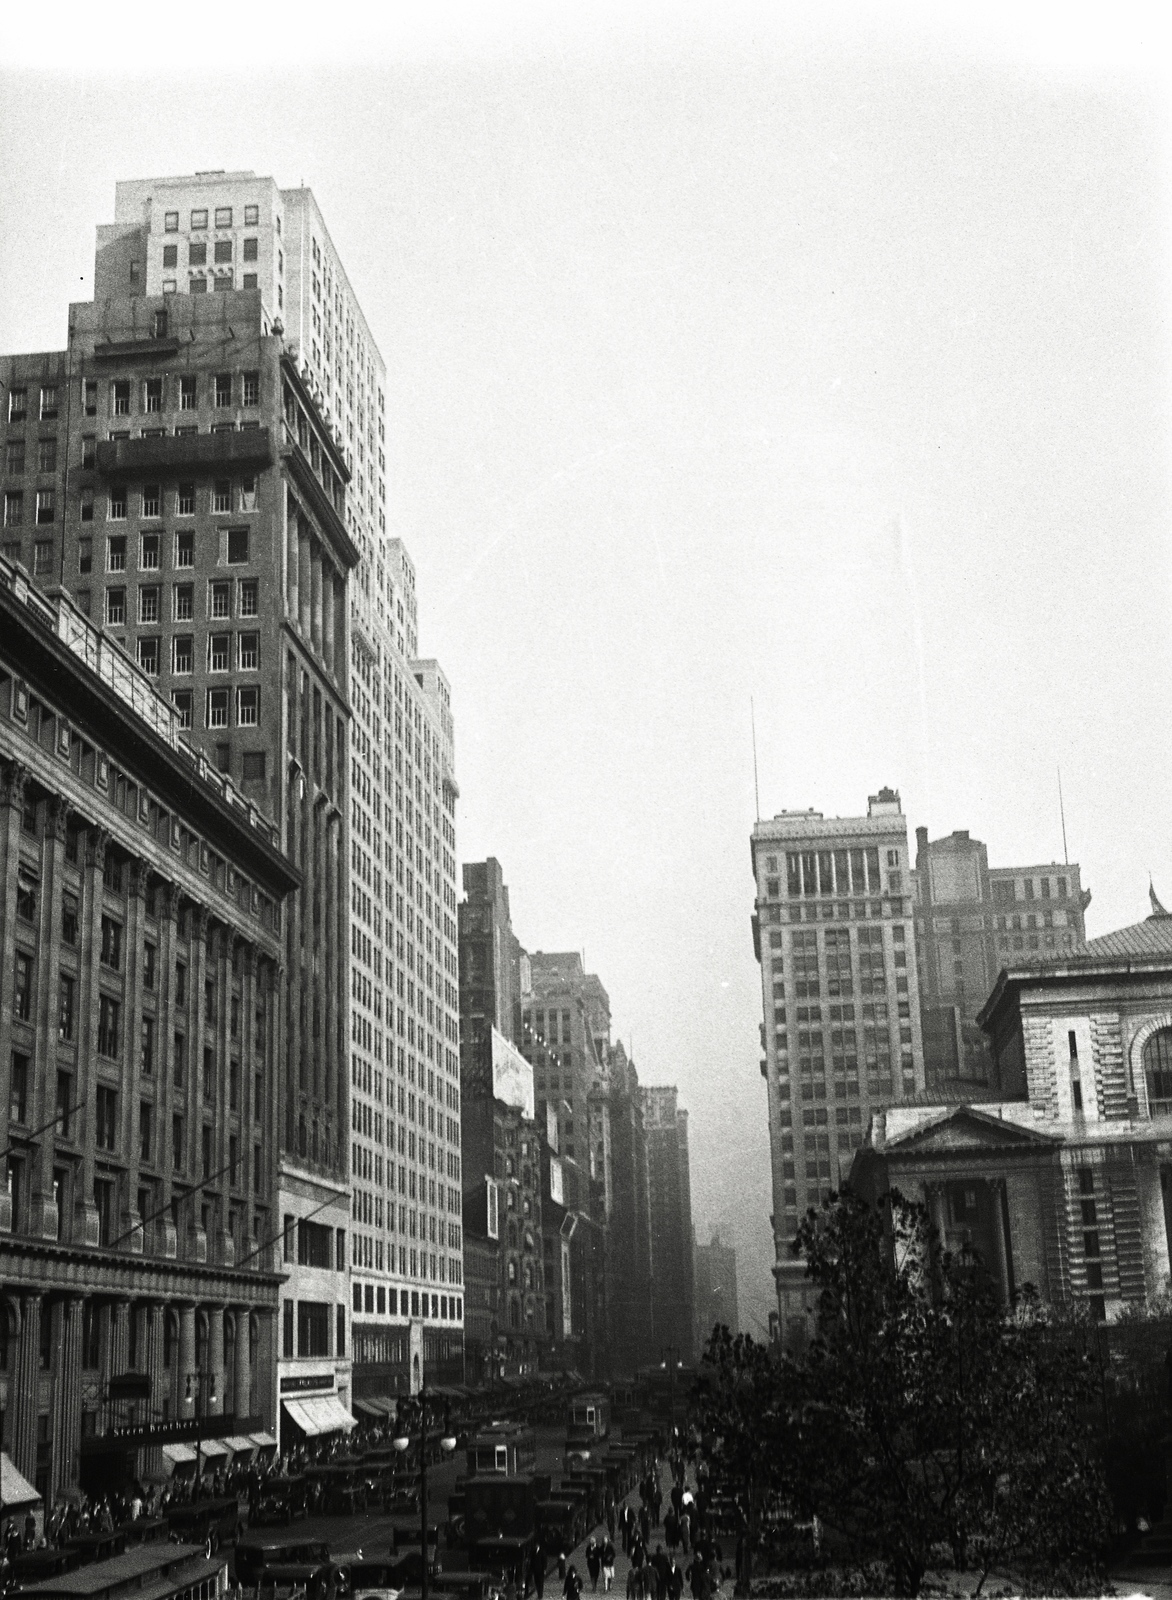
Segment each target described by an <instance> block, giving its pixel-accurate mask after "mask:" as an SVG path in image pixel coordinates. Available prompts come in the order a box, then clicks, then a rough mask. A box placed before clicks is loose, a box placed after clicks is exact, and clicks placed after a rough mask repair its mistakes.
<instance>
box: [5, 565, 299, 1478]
mask: <svg viewBox="0 0 1172 1600" xmlns="http://www.w3.org/2000/svg"><path fill="white" fill-rule="evenodd" d="M0 622H2V626H0V781H2V787H3V798H4V802H5V803H4V806H3V809H2V812H0V815H2V816H3V818H4V825H3V828H2V829H0V848H2V849H3V852H4V855H5V858H6V866H5V871H4V881H5V883H6V885H7V890H6V894H5V896H4V900H3V903H2V907H0V1072H2V1073H3V1075H4V1079H5V1091H6V1092H5V1093H4V1094H3V1095H2V1096H0V1137H2V1138H3V1141H4V1147H5V1150H6V1158H5V1159H6V1168H7V1171H6V1180H7V1181H6V1186H5V1190H4V1192H3V1193H0V1236H2V1237H3V1238H4V1240H5V1246H4V1251H3V1263H4V1264H3V1269H2V1270H0V1299H2V1300H3V1308H2V1310H3V1325H2V1330H0V1331H2V1335H3V1348H4V1360H3V1364H2V1368H0V1393H2V1395H3V1413H4V1415H3V1440H4V1449H5V1450H6V1451H7V1452H8V1453H9V1455H10V1456H11V1458H12V1460H13V1461H14V1463H15V1464H16V1466H17V1468H18V1469H19V1470H20V1471H21V1472H22V1473H23V1474H24V1475H25V1476H26V1477H27V1478H28V1479H29V1481H30V1482H33V1483H34V1484H35V1485H36V1487H37V1488H38V1490H39V1491H40V1492H41V1493H42V1494H43V1495H44V1496H45V1499H46V1502H47V1503H48V1502H50V1501H52V1500H53V1499H55V1498H56V1497H57V1496H58V1495H59V1494H65V1495H71V1494H74V1493H75V1492H76V1491H77V1490H78V1488H79V1487H85V1488H87V1489H89V1490H90V1492H96V1491H97V1490H99V1489H100V1488H109V1487H111V1486H121V1485H125V1484H127V1483H129V1481H130V1480H131V1479H132V1478H133V1477H135V1476H138V1477H141V1476H143V1475H144V1474H146V1473H148V1472H152V1471H155V1472H157V1471H159V1470H161V1467H162V1454H161V1445H160V1443H159V1442H157V1441H155V1442H149V1441H147V1440H144V1442H143V1444H142V1447H141V1448H139V1449H137V1450H129V1451H128V1449H127V1446H126V1445H125V1443H123V1442H121V1441H119V1440H116V1439H115V1438H114V1437H113V1429H114V1428H115V1427H117V1426H120V1425H123V1424H125V1423H127V1422H130V1421H133V1422H135V1423H137V1424H138V1425H140V1426H142V1427H144V1428H147V1429H149V1428H151V1427H153V1426H155V1425H157V1424H165V1423H174V1422H176V1421H183V1420H185V1419H191V1418H193V1417H194V1416H196V1415H199V1414H204V1413H206V1414H207V1415H208V1416H210V1417H215V1416H219V1415H225V1426H224V1429H223V1430H222V1431H223V1432H225V1433H232V1432H236V1431H239V1429H240V1428H246V1427H247V1426H249V1425H250V1423H251V1425H252V1426H253V1427H255V1426H256V1425H257V1424H258V1423H259V1424H261V1425H263V1427H265V1428H267V1429H272V1428H274V1427H275V1426H276V1421H277V1405H278V1400H277V1395H278V1390H277V1365H278V1353H279V1323H278V1315H279V1305H280V1284H281V1278H280V1275H279V1274H280V1266H279V1261H280V1257H281V1236H282V1223H281V1214H280V1201H279V1164H278V1156H279V1151H280V1134H281V1129H280V1126H279V1120H278V1113H277V1105H278V1101H277V1096H276V1094H275V1092H274V1091H275V1087H276V1085H277V1082H278V1079H279V1075H280V1071H281V1067H282V1063H283V1061H284V1058H285V1049H286V1020H285V1016H284V1014H283V1010H282V1006H281V991H280V985H279V969H280V965H281V962H282V960H283V959H284V951H285V944H284V939H283V929H284V925H285V923H286V921H287V918H288V904H287V901H286V897H287V896H290V895H291V894H292V893H293V892H294V891H296V890H297V889H298V888H299V887H300V883H301V879H300V875H299V873H298V872H297V871H296V869H294V868H293V867H292V866H291V864H290V863H289V862H288V860H287V859H286V858H285V856H284V854H283V853H282V851H281V850H280V847H279V832H278V830H277V828H276V827H275V825H274V824H273V823H272V822H271V821H270V820H269V819H268V818H267V817H266V816H265V815H264V814H263V812H262V811H261V810H260V808H259V807H258V806H257V805H256V804H255V802H254V801H252V800H250V799H249V798H248V797H247V796H246V795H245V794H244V793H243V792H242V791H241V790H240V788H239V787H238V786H237V785H235V784H234V783H233V782H232V781H231V780H230V779H229V778H227V777H225V776H223V775H222V774H220V773H218V772H216V770H215V769H214V768H213V767H212V766H211V764H210V763H208V762H207V761H206V759H205V758H204V757H203V756H202V754H201V753H200V752H199V751H198V750H197V749H196V748H195V747H194V746H193V745H192V744H191V743H189V742H188V740H187V739H186V737H185V734H184V730H183V729H182V728H181V725H180V724H181V719H180V717H179V715H178V713H177V712H176V710H175V708H174V706H173V705H172V704H171V703H170V701H169V700H167V699H166V698H164V697H163V696H162V695H161V694H160V693H159V691H158V688H157V686H156V684H155V683H154V681H153V680H152V679H151V678H150V677H148V676H147V675H146V674H145V673H144V672H142V670H141V669H140V668H139V667H138V666H137V665H136V664H135V663H134V661H133V660H132V659H131V658H130V657H129V656H128V655H126V654H125V653H124V652H123V651H122V650H121V649H120V648H119V647H118V646H117V645H116V644H114V643H113V642H112V641H111V640H110V639H109V638H108V637H107V636H105V635H104V634H103V632H102V631H101V630H100V629H98V628H96V627H95V626H94V625H93V624H92V623H91V622H90V621H89V620H88V619H87V618H86V617H85V615H84V614H83V613H82V612H81V611H80V610H79V609H78V608H77V607H76V606H75V605H74V604H73V603H72V602H71V601H70V600H69V598H68V597H67V596H66V595H65V594H64V593H63V592H61V591H56V592H55V593H54V594H53V595H51V596H45V595H44V594H42V593H41V592H40V591H39V590H37V589H36V588H35V587H33V586H32V585H30V584H29V582H28V579H27V575H26V574H25V573H24V572H23V570H22V569H21V568H18V567H15V566H13V565H12V564H11V563H9V562H7V561H0ZM128 1373H133V1374H137V1375H139V1377H140V1378H141V1380H142V1382H143V1386H144V1389H145V1394H144V1395H143V1396H142V1397H140V1398H139V1399H137V1400H134V1401H132V1402H128V1403H127V1405H128V1406H129V1409H128V1408H127V1405H120V1404H118V1403H115V1402H114V1401H113V1400H112V1399H111V1394H110V1386H111V1382H112V1380H113V1379H115V1378H121V1377H123V1376H124V1375H125V1374H128ZM228 1416H230V1417H231V1418H232V1419H233V1421H232V1423H231V1424H229V1422H228Z"/></svg>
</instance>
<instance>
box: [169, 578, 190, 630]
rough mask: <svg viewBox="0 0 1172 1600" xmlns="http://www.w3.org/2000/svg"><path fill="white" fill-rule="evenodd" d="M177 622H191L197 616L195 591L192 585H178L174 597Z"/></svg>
mask: <svg viewBox="0 0 1172 1600" xmlns="http://www.w3.org/2000/svg"><path fill="white" fill-rule="evenodd" d="M173 601H174V609H175V621H176V622H190V621H191V619H192V617H193V616H194V615H195V589H194V588H193V586H192V585H191V584H190V583H177V584H176V585H175V589H174V595H173Z"/></svg>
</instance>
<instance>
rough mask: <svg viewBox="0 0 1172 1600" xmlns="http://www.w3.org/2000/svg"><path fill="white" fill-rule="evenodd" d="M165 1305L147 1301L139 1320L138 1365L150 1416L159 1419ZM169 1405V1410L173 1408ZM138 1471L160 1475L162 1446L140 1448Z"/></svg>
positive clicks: (160, 1413)
mask: <svg viewBox="0 0 1172 1600" xmlns="http://www.w3.org/2000/svg"><path fill="white" fill-rule="evenodd" d="M165 1315H166V1307H165V1306H164V1305H163V1304H162V1303H161V1301H158V1300H152V1301H150V1302H149V1303H148V1304H147V1305H146V1306H145V1307H144V1314H143V1323H144V1329H143V1331H144V1335H145V1342H146V1350H145V1356H143V1357H140V1358H139V1361H140V1365H141V1366H142V1368H143V1370H144V1371H145V1372H146V1374H147V1376H148V1377H149V1378H150V1380H151V1399H150V1411H151V1420H152V1421H156V1422H161V1421H162V1418H163V1385H164V1383H165V1381H166V1380H165V1375H166V1368H165V1367H164V1366H163V1318H164V1316H165ZM177 1409H178V1408H177V1407H174V1406H173V1407H172V1410H173V1411H175V1410H177ZM140 1460H141V1464H142V1471H143V1473H144V1474H145V1475H146V1476H148V1477H152V1478H155V1477H161V1476H162V1473H163V1447H162V1445H152V1446H150V1448H149V1449H146V1450H143V1451H142V1452H141V1455H140Z"/></svg>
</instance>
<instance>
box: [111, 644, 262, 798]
mask: <svg viewBox="0 0 1172 1600" xmlns="http://www.w3.org/2000/svg"><path fill="white" fill-rule="evenodd" d="M149 642H150V641H148V640H144V639H140V640H139V658H138V659H139V665H140V666H141V667H142V668H143V670H144V671H146V672H152V670H153V672H154V673H157V672H158V665H157V662H158V655H157V649H156V653H155V662H156V665H155V666H154V668H153V669H152V668H151V667H150V666H148V665H147V663H146V662H145V661H144V659H143V650H142V646H143V645H144V644H147V643H149ZM157 642H158V641H155V643H156V646H157ZM231 697H232V691H231V690H230V689H208V690H207V691H206V695H205V699H204V727H205V728H227V727H229V726H230V724H229V720H228V719H229V712H230V711H231V708H232V698H231ZM171 702H172V704H173V705H174V707H175V709H176V711H178V713H179V726H180V727H181V728H190V727H191V726H192V715H193V710H194V706H193V696H192V691H191V690H190V689H176V690H175V692H174V693H173V694H172V696H171ZM259 717H260V690H259V689H255V688H251V689H246V688H240V689H237V690H236V722H235V726H236V727H238V728H255V727H256V725H257V722H258V720H259ZM261 755H262V760H261V762H260V763H259V764H258V763H257V762H256V761H255V759H254V760H253V761H252V762H251V763H250V761H249V756H248V755H247V754H246V755H245V757H244V776H245V777H246V778H250V779H251V778H263V777H264V762H263V752H261Z"/></svg>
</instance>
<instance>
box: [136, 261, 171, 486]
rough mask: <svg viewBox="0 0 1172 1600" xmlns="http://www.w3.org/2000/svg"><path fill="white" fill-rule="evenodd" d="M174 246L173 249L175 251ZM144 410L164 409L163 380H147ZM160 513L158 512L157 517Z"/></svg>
mask: <svg viewBox="0 0 1172 1600" xmlns="http://www.w3.org/2000/svg"><path fill="white" fill-rule="evenodd" d="M174 248H175V247H174V245H172V246H171V249H174ZM163 265H164V266H172V267H173V266H174V265H175V263H174V262H173V261H165V262H164V263H163ZM142 409H143V410H144V411H162V409H163V380H162V378H147V379H146V380H145V381H144V383H143V386H142ZM157 514H158V513H157V512H156V515H157Z"/></svg>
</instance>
